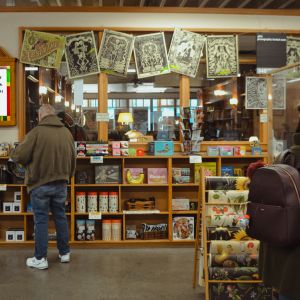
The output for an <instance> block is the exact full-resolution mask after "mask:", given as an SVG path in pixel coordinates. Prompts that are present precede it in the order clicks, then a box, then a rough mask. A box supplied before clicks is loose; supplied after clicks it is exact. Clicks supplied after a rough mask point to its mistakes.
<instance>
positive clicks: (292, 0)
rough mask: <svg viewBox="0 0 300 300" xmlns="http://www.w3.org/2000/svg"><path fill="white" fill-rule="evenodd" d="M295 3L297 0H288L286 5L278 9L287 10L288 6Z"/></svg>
mask: <svg viewBox="0 0 300 300" xmlns="http://www.w3.org/2000/svg"><path fill="white" fill-rule="evenodd" d="M293 2H295V0H288V1H286V2H285V3H283V4H282V5H280V6H279V7H278V9H283V8H286V7H287V6H289V5H290V4H292V3H293Z"/></svg>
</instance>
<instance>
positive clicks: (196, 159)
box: [190, 155, 202, 164]
mask: <svg viewBox="0 0 300 300" xmlns="http://www.w3.org/2000/svg"><path fill="white" fill-rule="evenodd" d="M201 163H202V156H201V155H191V156H190V164H201Z"/></svg>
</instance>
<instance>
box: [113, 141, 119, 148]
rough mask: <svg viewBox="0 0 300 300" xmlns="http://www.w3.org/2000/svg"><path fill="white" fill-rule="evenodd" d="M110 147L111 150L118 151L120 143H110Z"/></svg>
mask: <svg viewBox="0 0 300 300" xmlns="http://www.w3.org/2000/svg"><path fill="white" fill-rule="evenodd" d="M111 147H112V148H113V149H120V147H121V145H120V141H112V142H111Z"/></svg>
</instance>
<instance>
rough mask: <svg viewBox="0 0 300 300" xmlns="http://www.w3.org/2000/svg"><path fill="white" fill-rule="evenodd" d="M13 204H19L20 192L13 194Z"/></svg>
mask: <svg viewBox="0 0 300 300" xmlns="http://www.w3.org/2000/svg"><path fill="white" fill-rule="evenodd" d="M14 202H16V203H20V202H21V192H14Z"/></svg>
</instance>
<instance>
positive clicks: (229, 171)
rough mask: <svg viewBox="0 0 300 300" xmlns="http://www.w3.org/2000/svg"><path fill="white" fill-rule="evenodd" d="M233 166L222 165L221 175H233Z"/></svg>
mask: <svg viewBox="0 0 300 300" xmlns="http://www.w3.org/2000/svg"><path fill="white" fill-rule="evenodd" d="M233 169H234V168H233V166H222V167H221V176H233V175H234V172H233Z"/></svg>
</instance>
